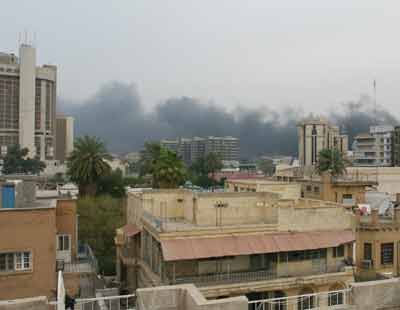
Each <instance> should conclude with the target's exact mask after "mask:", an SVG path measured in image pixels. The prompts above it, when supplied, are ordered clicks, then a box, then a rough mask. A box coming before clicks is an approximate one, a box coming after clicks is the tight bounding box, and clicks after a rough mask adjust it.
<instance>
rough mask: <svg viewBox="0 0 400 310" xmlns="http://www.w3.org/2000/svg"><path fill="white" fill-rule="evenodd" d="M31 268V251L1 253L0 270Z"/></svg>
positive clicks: (12, 270)
mask: <svg viewBox="0 0 400 310" xmlns="http://www.w3.org/2000/svg"><path fill="white" fill-rule="evenodd" d="M31 269H32V254H31V252H10V253H0V272H15V271H27V270H31Z"/></svg>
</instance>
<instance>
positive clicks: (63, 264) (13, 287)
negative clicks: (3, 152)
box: [0, 180, 96, 300]
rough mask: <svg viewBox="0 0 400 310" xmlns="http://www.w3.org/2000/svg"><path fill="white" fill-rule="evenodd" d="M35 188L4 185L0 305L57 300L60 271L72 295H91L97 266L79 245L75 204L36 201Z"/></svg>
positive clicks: (0, 221) (0, 186)
mask: <svg viewBox="0 0 400 310" xmlns="http://www.w3.org/2000/svg"><path fill="white" fill-rule="evenodd" d="M24 183H25V185H23V184H24ZM29 183H31V184H29ZM32 185H33V187H32ZM34 185H35V184H34V182H29V181H26V182H22V181H9V180H6V181H4V180H3V181H2V182H1V184H0V193H1V199H0V200H1V206H0V235H1V236H2V237H1V238H0V300H2V299H15V298H28V297H34V296H47V297H48V298H49V299H52V298H54V297H55V295H54V294H55V291H56V288H57V286H56V270H58V269H59V270H64V273H65V283H66V289H67V291H68V293H69V294H71V295H79V293H82V294H83V295H90V292H91V291H92V290H93V281H94V276H95V274H96V262H95V258H94V256H93V254H92V253H91V251H90V249H89V248H88V247H87V246H84V245H82V246H80V245H79V244H78V235H77V232H78V216H77V211H76V201H75V200H71V199H35V186H34Z"/></svg>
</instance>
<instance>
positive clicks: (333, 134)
mask: <svg viewBox="0 0 400 310" xmlns="http://www.w3.org/2000/svg"><path fill="white" fill-rule="evenodd" d="M297 131H298V137H299V160H300V165H301V167H303V168H304V169H305V170H306V171H307V170H312V169H313V168H314V167H315V165H316V163H317V162H318V154H319V152H320V151H321V150H323V149H334V148H335V149H337V150H339V152H340V153H342V154H343V155H347V151H348V148H349V146H348V143H349V142H348V136H347V135H344V134H342V133H340V130H339V127H337V126H334V125H332V124H331V123H330V122H329V121H328V120H327V119H325V118H322V117H318V118H314V117H310V118H307V119H305V120H303V121H302V122H300V123H299V124H298V125H297Z"/></svg>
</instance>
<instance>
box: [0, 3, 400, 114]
mask: <svg viewBox="0 0 400 310" xmlns="http://www.w3.org/2000/svg"><path fill="white" fill-rule="evenodd" d="M1 7H2V9H1V10H0V50H2V51H7V52H15V51H16V49H17V42H18V33H19V32H22V31H24V29H28V30H29V31H30V32H31V33H32V32H36V36H37V44H36V45H37V47H38V55H39V61H40V62H41V63H44V62H46V63H53V64H57V65H58V66H59V81H60V83H59V89H58V91H59V95H60V96H61V97H64V98H68V99H73V100H77V101H78V100H82V99H85V98H87V97H89V96H91V95H93V93H94V92H95V91H96V90H97V89H98V88H99V87H100V86H101V85H102V84H104V83H107V82H108V81H110V80H120V81H125V82H132V83H135V84H137V86H138V89H139V92H140V95H141V97H142V99H143V101H144V102H145V103H146V106H149V107H150V106H152V105H154V104H155V103H158V102H160V101H161V100H165V99H166V98H168V97H176V96H183V95H184V96H194V97H198V98H203V99H212V100H214V101H215V102H217V103H220V104H223V105H226V106H234V105H237V104H241V105H245V106H253V107H257V106H262V105H268V106H270V107H274V108H276V107H282V106H296V107H302V108H304V109H305V110H313V111H323V110H325V109H330V108H331V107H332V105H333V104H335V103H338V102H343V101H348V100H356V99H357V98H358V97H359V95H360V94H361V93H372V81H373V79H374V78H376V79H377V87H378V102H379V103H380V104H382V105H384V106H385V107H386V108H387V109H393V110H394V111H395V114H396V115H397V116H400V107H399V106H398V102H400V100H399V99H400V91H399V88H400V87H399V86H400V40H399V30H400V1H398V0H393V1H383V0H376V1H369V0H357V1H356V0H354V1H351V0H335V1H323V0H293V1H289V0H279V1H277V0H274V1H269V0H241V1H239V0H157V1H156V0H68V1H67V0H63V1H58V0H36V1H33V0H25V1H22V0H13V1H7V2H5V3H3V4H2V6H1Z"/></svg>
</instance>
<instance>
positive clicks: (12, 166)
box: [3, 145, 46, 174]
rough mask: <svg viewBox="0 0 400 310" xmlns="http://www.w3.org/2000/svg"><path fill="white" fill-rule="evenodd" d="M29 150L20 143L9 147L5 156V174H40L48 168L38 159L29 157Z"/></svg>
mask: <svg viewBox="0 0 400 310" xmlns="http://www.w3.org/2000/svg"><path fill="white" fill-rule="evenodd" d="M28 153H29V150H28V149H27V148H21V147H20V146H19V145H13V146H11V147H9V149H8V152H7V155H6V156H5V157H4V163H3V173H4V174H39V173H40V172H42V171H43V170H44V169H45V168H46V164H45V163H44V162H42V161H40V160H38V159H35V158H29V157H27V156H28Z"/></svg>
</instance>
